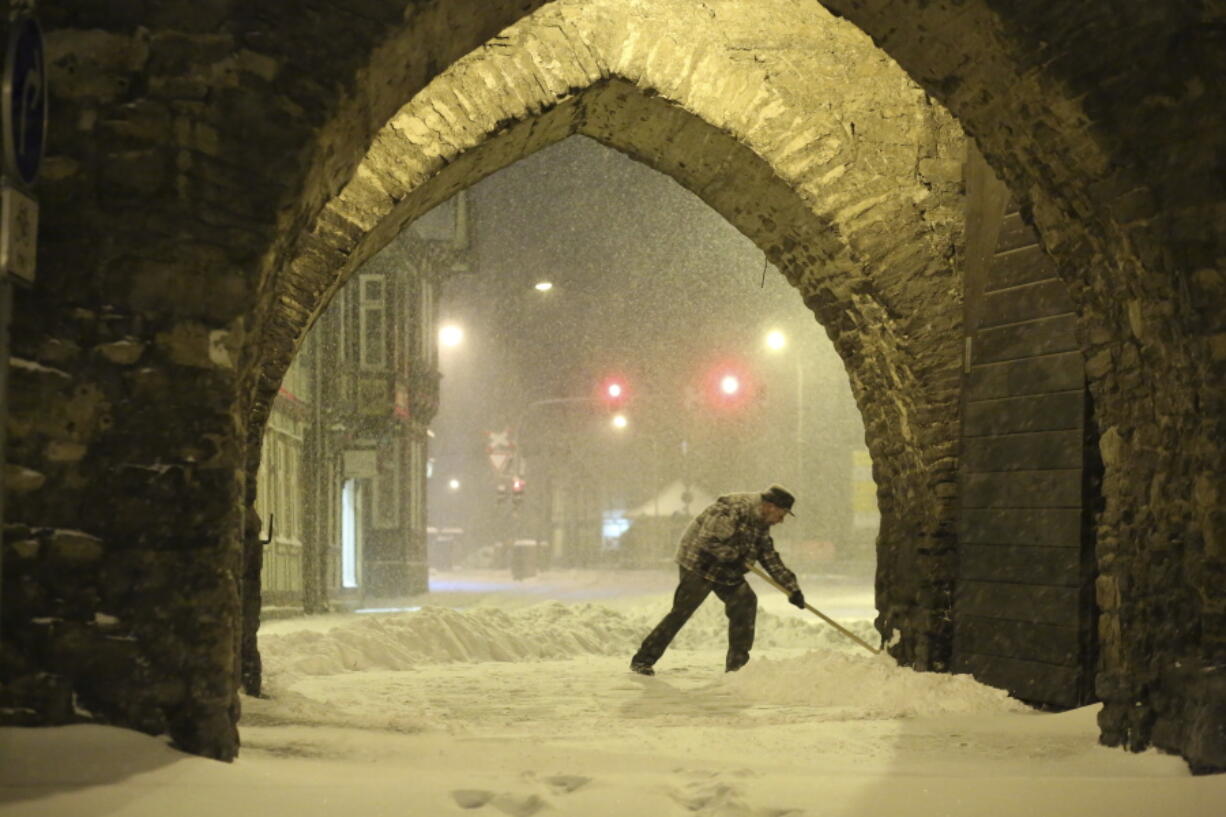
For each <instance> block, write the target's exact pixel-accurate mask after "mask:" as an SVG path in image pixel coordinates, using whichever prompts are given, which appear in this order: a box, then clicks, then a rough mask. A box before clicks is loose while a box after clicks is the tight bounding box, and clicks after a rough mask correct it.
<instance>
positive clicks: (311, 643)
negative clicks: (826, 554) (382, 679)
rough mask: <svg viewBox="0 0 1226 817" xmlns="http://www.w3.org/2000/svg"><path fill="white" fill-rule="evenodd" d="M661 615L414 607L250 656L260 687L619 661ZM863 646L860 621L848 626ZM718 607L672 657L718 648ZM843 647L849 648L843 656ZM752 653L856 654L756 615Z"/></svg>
mask: <svg viewBox="0 0 1226 817" xmlns="http://www.w3.org/2000/svg"><path fill="white" fill-rule="evenodd" d="M665 612H666V608H660V609H658V610H649V611H642V610H636V611H633V612H630V613H623V612H619V611H617V610H614V609H612V608H610V607H607V606H604V605H599V604H563V603H560V602H548V603H544V604H537V605H533V606H531V607H526V608H521V609H518V610H510V611H507V610H499V609H493V608H473V609H469V610H454V609H450V608H444V607H423V608H421V609H420V610H418V611H415V612H404V613H395V614H380V615H363V616H353V617H349V618H347V619H345V620H344V621H342V623H339V624H338V625H337V626H335V627H332V628H331V629H329V630H327V631H323V632H320V631H318V630H314V629H303V630H298V631H290V632H284V633H281V634H265V635H261V637H260V652H261V655H262V656H263V661H264V666H265V668H266V669H267V671H268V674H269V675H270V677H273V678H275V677H277V676H284V675H290V676H310V675H316V676H318V675H336V674H339V673H343V672H358V671H377V670H408V669H413V668H416V667H419V666H421V665H425V664H438V663H454V662H469V663H472V662H481V661H533V660H557V659H564V658H572V657H576V656H581V655H617V654H624V655H626V656H627V658H628V657H629V656H630V655H631V654H632V653H633V652H634V650H635V649H636V648H637V647H638V645H639V643H640V642H641V641H642V639H643V637H644V636H646V635H647V633H648V632H650V631H651V628H652V627H654V626H655V625H656V623H657V622H658V621H659V619H660V617H662V616H663V615H664V613H665ZM848 625H849V626H850V627H851V628H852V629H854V630H855V631H857V633H858V634H860V635H861V636H862V637H864V638H865V639H866V640H870V643H871V640H872V639H873V638H874V637H875V633H874V632H873V629H872V625H871V623H870V622H868V621H856V622H848ZM727 638H728V623H727V619H726V618H725V616H724V612H723V605H720V604H706V605H704V606H703V607H702V608H700V609H699V611H698V612H697V613H696V614H695V615H694V617H693V618H692V619H690V621H689V622H688V623H687V624H686V626H685V627H684V628H683V629H682V631H681V633H680V634H679V635H678V637H677V639H676V641H674V644H673V646H674V648H676V649H682V650H685V649H710V648H719V647H722V646H723V645H724V644H726V643H727ZM845 645H850V646H849V647H845ZM756 646H757V647H758V648H762V647H791V648H806V647H825V648H849V649H862V648H859V647H856V645H855V644H854V643H852V642H850V641H847V640H846V638H845V637H844V636H842V635H840V634H839V633H838V632H837V631H835V630H834V629H833V628H830V627H828V626H826V625H823V624H821V623H820V622H818V623H812V622H810V621H806V620H805V619H804V618H801V617H800V616H799V615H789V616H786V617H781V616H775V615H772V614H770V613H766V612H764V611H760V612H759V613H758V627H757V638H756Z"/></svg>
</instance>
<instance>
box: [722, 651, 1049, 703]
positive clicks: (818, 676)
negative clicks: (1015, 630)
mask: <svg viewBox="0 0 1226 817" xmlns="http://www.w3.org/2000/svg"><path fill="white" fill-rule="evenodd" d="M724 685H725V686H726V687H728V688H729V689H731V690H732V691H734V692H735V693H736V694H737V695H740V696H743V697H744V698H746V699H748V700H751V701H754V702H755V703H761V704H773V705H776V706H805V707H813V708H815V709H820V710H821V711H822V715H821V717H820V718H819V719H822V720H850V719H856V720H883V719H889V718H917V717H933V716H940V715H952V714H989V713H994V712H1026V711H1029V707H1027V706H1026V705H1024V704H1022V703H1021V702H1019V701H1016V700H1014V699H1012V698H1010V697H1009V695H1008V693H1006V692H1005V691H1004V690H1002V689H995V688H993V687H989V686H984V685H983V684H980V683H979V682H977V681H976V680H975V679H974V678H972V677H971V676H969V675H946V674H942V673H935V672H916V671H914V670H912V669H911V668H909V667H900V666H898V664H897V663H896V662H895V661H894V659H893V658H891V657H890V656H889V655H887V654H885V653H881V654H879V655H876V656H873V655H870V654H868V653H867V652H862V653H861V654H859V655H856V654H847V653H837V652H830V651H828V650H821V651H813V652H810V653H807V654H806V655H803V656H801V657H798V658H789V659H784V660H771V659H770V658H755V659H754V660H753V661H751V662H750V663H749V664H748V665H746V666H745V667H744V668H743V669H741V670H740V671H739V672H736V673H732V674H730V675H727V676H725V678H724ZM806 717H807V718H808V719H810V720H812V719H813V718H814V717H815V716H814V714H813V713H809V714H808V715H806Z"/></svg>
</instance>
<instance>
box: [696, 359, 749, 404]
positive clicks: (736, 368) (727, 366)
mask: <svg viewBox="0 0 1226 817" xmlns="http://www.w3.org/2000/svg"><path fill="white" fill-rule="evenodd" d="M704 391H705V393H706V395H707V403H708V404H709V405H710V406H711V407H712V408H714V409H717V410H718V411H720V412H727V413H741V412H743V411H744V410H745V409H746V408H748V407H749V405H750V404H751V403H752V402H753V401H754V400H755V398H756V397H757V396H758V395H759V392H760V391H761V386H760V384H759V383H758V382H757V379H756V378H755V377H754V376H753V373H752V372H751V370H750V369H749V368H748V367H746V366H744V365H742V364H741V363H740V362H739V361H735V360H727V361H720V362H718V363H716V364H715V365H714V366H712V367H711V368H710V369H708V371H707V375H706V387H705V389H704Z"/></svg>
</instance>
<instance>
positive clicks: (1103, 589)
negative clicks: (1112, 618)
mask: <svg viewBox="0 0 1226 817" xmlns="http://www.w3.org/2000/svg"><path fill="white" fill-rule="evenodd" d="M1094 592H1095V598H1096V599H1097V600H1098V606H1099V608H1100V609H1101V610H1103V611H1104V612H1111V611H1114V610H1118V609H1120V586H1119V580H1118V579H1116V578H1115V577H1114V576H1099V577H1098V578H1097V579H1096V580H1095V582H1094Z"/></svg>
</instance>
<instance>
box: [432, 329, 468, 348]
mask: <svg viewBox="0 0 1226 817" xmlns="http://www.w3.org/2000/svg"><path fill="white" fill-rule="evenodd" d="M438 342H439V343H440V344H441V345H443V346H447V347H454V346H459V345H460V344H461V343H463V342H464V330H463V329H462V328H461V327H459V326H457V325H456V324H454V323H448V324H445V325H443V326H442V327H441V328H440V329H439V330H438Z"/></svg>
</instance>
